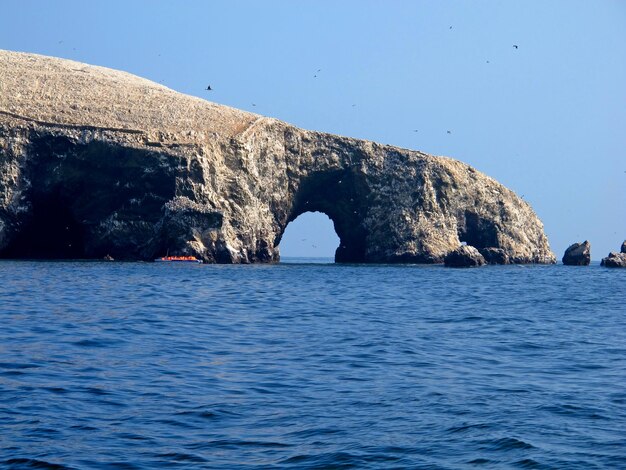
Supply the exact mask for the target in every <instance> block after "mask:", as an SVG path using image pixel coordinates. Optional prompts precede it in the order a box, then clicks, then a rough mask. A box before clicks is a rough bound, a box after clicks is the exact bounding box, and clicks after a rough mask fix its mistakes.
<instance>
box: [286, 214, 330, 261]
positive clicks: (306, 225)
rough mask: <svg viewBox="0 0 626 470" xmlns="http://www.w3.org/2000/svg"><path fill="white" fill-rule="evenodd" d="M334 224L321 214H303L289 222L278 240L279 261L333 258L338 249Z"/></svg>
mask: <svg viewBox="0 0 626 470" xmlns="http://www.w3.org/2000/svg"><path fill="white" fill-rule="evenodd" d="M339 243H340V241H339V236H337V233H336V232H335V228H334V224H333V222H332V220H331V219H330V217H328V215H326V214H324V213H323V212H317V211H316V212H304V213H302V214H300V215H299V216H298V217H296V218H295V219H294V220H293V221H292V222H290V223H289V224H288V225H287V227H286V228H285V232H284V233H283V236H282V237H281V240H280V245H279V246H280V255H281V260H283V259H285V258H286V259H289V258H333V259H334V257H335V253H336V251H337V248H338V247H339Z"/></svg>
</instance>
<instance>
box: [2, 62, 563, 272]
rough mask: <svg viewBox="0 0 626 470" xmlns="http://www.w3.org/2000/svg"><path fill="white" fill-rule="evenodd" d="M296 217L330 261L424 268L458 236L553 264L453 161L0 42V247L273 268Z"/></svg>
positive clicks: (511, 200)
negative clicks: (326, 224) (321, 217)
mask: <svg viewBox="0 0 626 470" xmlns="http://www.w3.org/2000/svg"><path fill="white" fill-rule="evenodd" d="M307 211H321V212H324V213H326V214H327V215H328V216H329V217H330V218H331V219H332V220H333V222H334V225H335V230H336V232H337V235H338V236H339V238H340V246H339V248H338V249H337V252H336V260H337V261H357V262H423V263H437V262H441V261H442V260H443V258H444V256H445V255H446V254H447V253H448V252H449V251H451V250H453V249H455V248H456V247H458V246H459V245H460V243H461V242H462V241H465V242H467V243H468V244H470V245H473V246H474V247H476V248H478V249H484V248H489V247H492V248H498V249H501V250H503V251H504V252H505V253H506V255H507V256H508V258H509V259H510V261H511V262H514V263H553V262H554V261H555V258H554V255H553V254H552V252H551V251H550V248H549V246H548V241H547V238H546V236H545V234H544V232H543V226H542V224H541V222H540V221H539V219H538V218H537V216H536V215H535V214H534V212H533V210H532V209H531V208H530V206H529V205H528V204H527V203H525V202H524V201H523V200H521V199H520V198H518V197H517V196H516V195H515V194H514V193H513V192H512V191H510V190H508V189H507V188H505V187H504V186H502V185H501V184H499V183H498V182H496V181H495V180H493V179H491V178H489V177H488V176H485V175H484V174H482V173H480V172H479V171H476V170H475V169H473V168H471V167H470V166H468V165H466V164H464V163H461V162H459V161H456V160H452V159H450V158H444V157H433V156H430V155H427V154H425V153H422V152H418V151H412V150H405V149H400V148H396V147H392V146H387V145H380V144H377V143H374V142H368V141H363V140H356V139H351V138H346V137H339V136H336V135H330V134H324V133H320V132H312V131H305V130H302V129H298V128H296V127H294V126H291V125H289V124H286V123H284V122H281V121H278V120H276V119H272V118H267V117H262V116H259V115H256V114H251V113H247V112H243V111H239V110H236V109H232V108H229V107H226V106H220V105H217V104H214V103H210V102H207V101H204V100H201V99H199V98H194V97H191V96H186V95H183V94H180V93H176V92H174V91H172V90H170V89H168V88H166V87H164V86H161V85H158V84H156V83H153V82H150V81H148V80H144V79H141V78H139V77H136V76H133V75H130V74H127V73H123V72H119V71H115V70H110V69H105V68H101V67H94V66H89V65H85V64H81V63H78V62H73V61H69V60H62V59H56V58H50V57H44V56H38V55H33V54H23V53H15V52H7V51H0V256H2V257H43V258H48V257H60V258H66V257H72V258H83V257H88V258H102V257H104V256H105V255H110V256H113V257H114V258H115V259H152V258H154V257H156V256H158V255H164V254H165V253H166V252H167V251H169V254H170V255H173V254H181V255H182V254H186V255H195V256H197V257H199V258H202V259H203V260H205V261H207V262H218V263H250V262H272V261H276V260H278V257H279V252H278V245H279V243H280V239H281V237H282V235H283V233H284V231H285V227H286V226H287V224H288V223H289V222H290V221H292V220H294V219H295V218H296V217H297V216H298V215H300V214H302V213H303V212H307Z"/></svg>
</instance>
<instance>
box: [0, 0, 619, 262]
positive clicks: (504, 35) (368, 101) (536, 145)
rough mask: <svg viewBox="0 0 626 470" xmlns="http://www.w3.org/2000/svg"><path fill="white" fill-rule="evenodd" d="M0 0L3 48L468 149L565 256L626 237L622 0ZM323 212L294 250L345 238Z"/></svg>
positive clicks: (365, 134)
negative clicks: (581, 244) (527, 207)
mask: <svg viewBox="0 0 626 470" xmlns="http://www.w3.org/2000/svg"><path fill="white" fill-rule="evenodd" d="M0 14H1V16H0V48H2V49H10V50H17V51H26V52H35V53H39V54H47V55H53V56H59V57H65V58H70V59H74V60H78V61H82V62H86V63H90V64H97V65H102V66H106V67H112V68H116V69H121V70H126V71H129V72H132V73H135V74H137V75H141V76H143V77H146V78H149V79H152V80H154V81H157V82H162V83H163V84H165V85H167V86H168V87H170V88H173V89H175V90H178V91H181V92H183V93H188V94H191V95H197V96H200V97H204V98H207V99H210V100H212V101H215V102H217V103H221V104H226V105H230V106H234V107H237V108H241V109H246V110H250V111H253V112H257V113H260V114H264V115H268V116H273V117H276V118H279V119H282V120H285V121H288V122H290V123H293V124H295V125H297V126H300V127H303V128H306V129H316V130H321V131H327V132H332V133H336V134H341V135H348V136H353V137H358V138H363V139H369V140H375V141H379V142H382V143H388V144H393V145H397V146H400V147H406V148H411V149H418V150H422V151H425V152H428V153H431V154H435V155H447V156H451V157H454V158H457V159H460V160H463V161H465V162H467V163H469V164H471V165H473V166H474V167H476V168H477V169H479V170H480V171H482V172H484V173H486V174H488V175H490V176H492V177H494V178H495V179H497V180H498V181H500V182H501V183H503V184H505V185H506V186H508V187H509V188H511V189H512V190H514V191H516V192H517V193H518V194H519V195H522V196H523V197H524V199H526V200H527V201H528V202H530V203H531V205H532V206H533V208H534V209H535V211H536V212H537V213H538V215H539V217H540V218H541V219H542V221H543V222H544V225H545V228H546V232H547V234H548V237H549V239H550V243H551V246H552V249H553V251H554V252H555V253H556V255H557V257H558V258H559V259H560V257H561V256H562V254H563V251H564V250H565V248H566V247H567V246H568V245H569V244H571V243H573V242H575V241H583V240H585V239H588V240H589V241H590V242H591V244H592V257H593V258H594V259H600V258H601V257H603V256H606V254H607V253H608V252H609V251H616V250H617V251H619V247H620V245H621V242H622V241H623V240H624V239H625V238H626V51H625V48H626V2H625V1H621V0H594V1H589V0H561V1H556V0H552V1H550V0H535V1H530V0H525V1H514V0H511V1H504V0H500V1H495V0H491V1H489V0H482V1H480V2H477V1H474V0H463V1H461V0H456V1H453V0H450V1H443V0H441V1H437V0H429V1H425V0H424V1H393V0H385V1H365V0H358V1H356V0H353V1H346V0H344V1H331V0H298V1H295V0H293V1H287V0H284V1H272V0H266V1H191V0H187V1H184V2H183V1H180V2H173V1H159V0H136V1H133V0H126V1H119V0H115V1H111V0H109V1H106V2H105V1H98V2H96V1H94V2H86V1H66V0H57V1H45V0H41V1H33V0H30V1H29V0H3V1H2V8H1V12H0ZM514 44H515V45H518V46H519V47H518V48H517V49H515V48H514V47H513V45H514ZM319 69H321V70H320V71H319V72H318V70H319ZM315 75H317V77H315ZM207 84H211V86H212V87H213V88H214V91H213V92H211V93H210V94H207V92H205V91H204V88H205V87H206V86H207ZM253 104H255V105H256V106H253ZM415 130H417V132H414V131H415ZM448 130H450V131H451V133H450V134H448V133H447V132H446V131H448ZM319 220H320V218H316V217H314V216H313V217H309V218H308V219H306V220H304V221H302V222H301V221H300V219H298V220H297V221H295V222H294V223H292V226H290V227H288V233H287V235H288V237H287V238H288V239H286V240H285V241H284V243H283V244H282V245H283V246H281V248H282V252H283V255H293V256H296V255H297V256H301V255H322V256H323V255H328V256H332V254H333V252H334V249H335V247H336V238H334V234H328V233H326V234H320V233H319V232H320V231H321V230H322V229H324V230H329V227H330V225H324V224H321V225H320V224H319V223H318V221H319ZM316 234H317V235H319V236H317V239H316ZM302 239H306V240H305V241H303V240H302ZM314 244H315V245H316V248H313V245H314Z"/></svg>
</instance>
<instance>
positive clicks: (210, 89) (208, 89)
mask: <svg viewBox="0 0 626 470" xmlns="http://www.w3.org/2000/svg"><path fill="white" fill-rule="evenodd" d="M205 90H206V91H212V90H213V88H211V85H209V86H208V87H206V88H205Z"/></svg>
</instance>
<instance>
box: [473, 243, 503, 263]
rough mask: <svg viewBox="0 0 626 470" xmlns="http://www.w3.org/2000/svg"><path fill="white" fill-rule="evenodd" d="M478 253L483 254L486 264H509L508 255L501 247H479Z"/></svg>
mask: <svg viewBox="0 0 626 470" xmlns="http://www.w3.org/2000/svg"><path fill="white" fill-rule="evenodd" d="M478 251H480V254H481V255H483V258H485V261H486V262H487V264H510V261H509V255H507V254H506V251H504V250H503V249H502V248H493V247H487V248H481V249H480V250H478Z"/></svg>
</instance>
